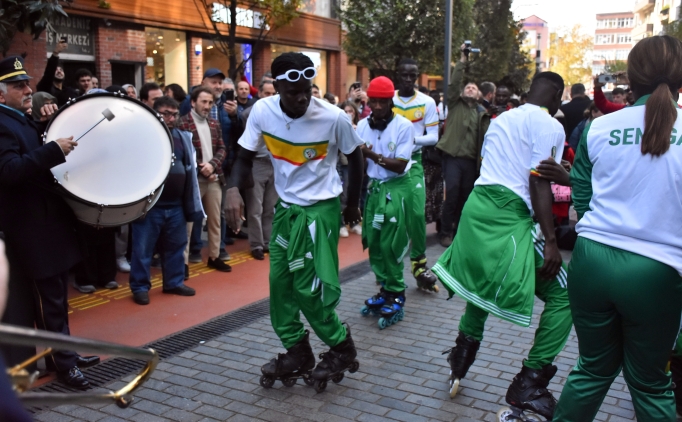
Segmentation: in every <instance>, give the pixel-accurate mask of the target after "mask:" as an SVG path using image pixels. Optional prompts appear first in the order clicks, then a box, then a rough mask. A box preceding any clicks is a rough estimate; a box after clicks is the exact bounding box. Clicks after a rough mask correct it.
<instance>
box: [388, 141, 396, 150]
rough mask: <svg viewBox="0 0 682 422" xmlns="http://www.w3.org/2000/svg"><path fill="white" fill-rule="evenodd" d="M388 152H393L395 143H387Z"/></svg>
mask: <svg viewBox="0 0 682 422" xmlns="http://www.w3.org/2000/svg"><path fill="white" fill-rule="evenodd" d="M388 150H389V151H391V152H393V151H395V142H389V143H388Z"/></svg>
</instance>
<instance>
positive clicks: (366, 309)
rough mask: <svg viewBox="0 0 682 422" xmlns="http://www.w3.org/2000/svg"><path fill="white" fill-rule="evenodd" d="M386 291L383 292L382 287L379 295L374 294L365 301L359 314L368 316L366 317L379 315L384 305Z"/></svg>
mask: <svg viewBox="0 0 682 422" xmlns="http://www.w3.org/2000/svg"><path fill="white" fill-rule="evenodd" d="M385 295H386V291H384V288H383V287H382V288H381V290H379V293H377V294H375V295H374V296H372V297H370V298H369V299H367V300H366V301H365V306H363V307H362V309H360V313H361V314H362V315H363V316H368V315H377V314H380V313H381V307H382V306H384V304H386V297H385Z"/></svg>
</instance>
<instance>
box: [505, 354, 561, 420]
mask: <svg viewBox="0 0 682 422" xmlns="http://www.w3.org/2000/svg"><path fill="white" fill-rule="evenodd" d="M556 371H557V367H556V366H554V365H545V366H544V367H543V368H542V369H531V368H528V367H526V366H524V367H522V368H521V372H519V373H518V374H517V375H516V376H515V377H514V381H512V383H511V385H510V386H509V389H508V390H507V397H506V398H505V399H506V400H507V403H509V405H510V406H511V409H510V408H502V409H501V410H500V411H499V412H497V416H498V420H499V421H500V422H507V421H524V422H526V421H528V422H531V421H542V419H540V418H539V417H538V416H537V415H541V416H543V417H544V418H546V420H548V421H551V420H552V418H553V417H554V408H555V407H556V399H555V398H554V396H553V395H552V393H550V392H549V390H547V386H548V385H549V380H551V379H552V377H553V376H554V374H556ZM525 411H530V412H525ZM531 412H532V413H531ZM533 414H537V415H533Z"/></svg>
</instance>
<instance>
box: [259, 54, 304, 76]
mask: <svg viewBox="0 0 682 422" xmlns="http://www.w3.org/2000/svg"><path fill="white" fill-rule="evenodd" d="M308 67H315V65H314V64H313V61H312V60H310V57H308V56H306V55H305V54H302V53H284V54H282V55H280V56H278V57H277V58H276V59H275V60H274V61H273V62H272V65H271V66H270V70H271V72H272V77H273V78H276V77H278V76H279V75H284V74H285V73H287V71H288V70H291V69H296V70H303V69H306V68H308Z"/></svg>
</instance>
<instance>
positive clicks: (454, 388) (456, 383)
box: [450, 378, 459, 399]
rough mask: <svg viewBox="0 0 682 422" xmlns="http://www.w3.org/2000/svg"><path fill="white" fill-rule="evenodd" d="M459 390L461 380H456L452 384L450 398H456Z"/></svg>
mask: <svg viewBox="0 0 682 422" xmlns="http://www.w3.org/2000/svg"><path fill="white" fill-rule="evenodd" d="M457 390H459V378H455V379H454V380H452V382H451V383H450V398H451V399H452V398H454V397H455V396H456V395H457Z"/></svg>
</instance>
